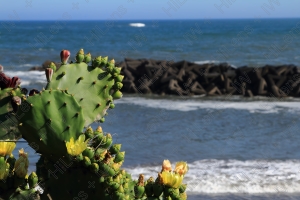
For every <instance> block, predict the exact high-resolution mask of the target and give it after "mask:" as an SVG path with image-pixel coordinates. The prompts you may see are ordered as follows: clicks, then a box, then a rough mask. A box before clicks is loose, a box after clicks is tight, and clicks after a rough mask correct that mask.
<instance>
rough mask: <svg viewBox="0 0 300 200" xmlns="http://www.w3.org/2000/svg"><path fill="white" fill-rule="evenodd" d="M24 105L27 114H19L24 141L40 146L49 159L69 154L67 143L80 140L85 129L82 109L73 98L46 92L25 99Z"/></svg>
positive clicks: (40, 151) (20, 112)
mask: <svg viewBox="0 0 300 200" xmlns="http://www.w3.org/2000/svg"><path fill="white" fill-rule="evenodd" d="M23 104H25V105H27V107H28V109H27V110H26V111H27V112H25V111H22V109H19V110H18V112H17V114H18V115H23V116H24V117H22V118H21V119H20V120H19V127H18V128H19V131H20V132H21V133H22V135H23V138H24V139H26V140H27V141H28V142H30V143H35V144H37V145H38V146H39V149H38V152H39V153H42V154H44V155H48V156H49V157H50V158H51V157H52V156H53V158H55V157H56V158H57V159H58V158H60V157H62V156H65V155H68V152H67V147H66V142H68V141H70V140H71V138H73V139H77V138H79V136H80V135H81V131H82V130H83V128H84V118H83V113H82V108H81V107H80V106H79V104H78V103H77V101H76V100H75V99H74V97H73V96H72V95H70V94H67V93H66V92H64V91H58V90H55V91H51V90H44V91H42V92H40V93H39V94H35V95H33V96H30V97H28V98H27V99H26V98H24V99H23V102H22V104H21V106H22V105H23ZM23 106H24V105H23ZM53 147H55V148H53Z"/></svg>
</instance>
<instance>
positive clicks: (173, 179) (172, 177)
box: [161, 171, 183, 188]
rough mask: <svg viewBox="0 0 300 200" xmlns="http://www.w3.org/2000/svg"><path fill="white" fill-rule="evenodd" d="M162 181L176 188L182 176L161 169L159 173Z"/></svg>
mask: <svg viewBox="0 0 300 200" xmlns="http://www.w3.org/2000/svg"><path fill="white" fill-rule="evenodd" d="M161 178H162V182H163V184H164V185H167V186H169V187H172V188H178V187H179V186H180V185H181V183H182V180H183V176H182V175H180V174H177V173H174V172H167V171H163V172H162V173H161Z"/></svg>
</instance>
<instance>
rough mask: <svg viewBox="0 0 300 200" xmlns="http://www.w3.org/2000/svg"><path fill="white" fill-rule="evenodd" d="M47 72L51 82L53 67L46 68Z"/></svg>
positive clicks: (48, 79)
mask: <svg viewBox="0 0 300 200" xmlns="http://www.w3.org/2000/svg"><path fill="white" fill-rule="evenodd" d="M45 74H46V78H47V81H48V82H50V81H51V79H52V75H53V69H52V68H46V69H45Z"/></svg>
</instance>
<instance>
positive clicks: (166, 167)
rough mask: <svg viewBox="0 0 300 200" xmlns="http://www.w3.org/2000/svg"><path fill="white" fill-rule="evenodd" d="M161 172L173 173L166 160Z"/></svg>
mask: <svg viewBox="0 0 300 200" xmlns="http://www.w3.org/2000/svg"><path fill="white" fill-rule="evenodd" d="M161 171H162V172H163V171H168V172H169V171H172V166H171V163H170V161H169V160H164V161H163V164H162V169H161Z"/></svg>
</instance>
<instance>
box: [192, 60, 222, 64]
mask: <svg viewBox="0 0 300 200" xmlns="http://www.w3.org/2000/svg"><path fill="white" fill-rule="evenodd" d="M194 63H195V64H199V65H202V64H209V63H220V61H217V60H202V61H194Z"/></svg>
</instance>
